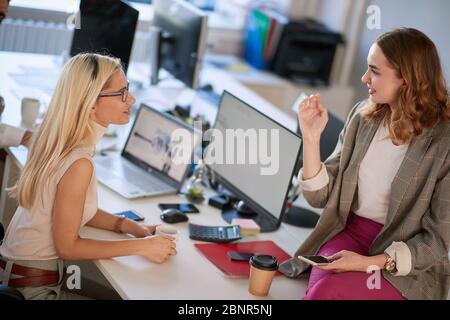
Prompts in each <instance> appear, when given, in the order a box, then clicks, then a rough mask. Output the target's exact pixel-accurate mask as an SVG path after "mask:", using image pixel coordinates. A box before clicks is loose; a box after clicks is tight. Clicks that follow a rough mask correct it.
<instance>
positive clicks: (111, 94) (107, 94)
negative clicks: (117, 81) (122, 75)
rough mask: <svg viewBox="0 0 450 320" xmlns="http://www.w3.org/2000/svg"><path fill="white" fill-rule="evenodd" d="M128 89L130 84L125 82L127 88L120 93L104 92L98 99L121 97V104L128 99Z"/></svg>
mask: <svg viewBox="0 0 450 320" xmlns="http://www.w3.org/2000/svg"><path fill="white" fill-rule="evenodd" d="M129 87H130V82H129V81H127V86H126V87H125V88H123V89H121V90H120V91H116V92H106V93H100V94H99V95H98V96H99V97H116V96H121V97H122V102H125V101H127V98H128V89H129Z"/></svg>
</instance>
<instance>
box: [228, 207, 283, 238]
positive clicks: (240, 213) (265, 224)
mask: <svg viewBox="0 0 450 320" xmlns="http://www.w3.org/2000/svg"><path fill="white" fill-rule="evenodd" d="M238 209H239V210H238ZM222 218H223V219H224V220H225V221H226V222H228V223H231V221H232V220H233V219H234V218H238V219H253V220H255V222H256V223H257V224H258V225H259V226H260V228H261V232H271V231H275V230H276V229H278V226H277V222H278V221H277V220H276V219H275V218H271V217H268V216H266V215H264V214H258V213H256V212H254V211H252V210H251V209H250V207H248V206H247V205H246V204H245V203H244V202H243V201H239V202H237V203H236V204H235V205H233V206H232V207H231V208H226V209H223V210H222Z"/></svg>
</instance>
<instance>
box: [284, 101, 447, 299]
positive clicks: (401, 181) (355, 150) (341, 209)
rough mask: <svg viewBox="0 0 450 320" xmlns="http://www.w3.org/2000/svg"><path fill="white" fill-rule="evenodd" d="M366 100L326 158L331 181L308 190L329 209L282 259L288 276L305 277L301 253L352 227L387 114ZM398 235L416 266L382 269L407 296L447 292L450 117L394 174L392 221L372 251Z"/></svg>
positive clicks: (419, 141)
mask: <svg viewBox="0 0 450 320" xmlns="http://www.w3.org/2000/svg"><path fill="white" fill-rule="evenodd" d="M366 105H367V103H366V102H361V103H358V104H357V105H356V106H355V107H354V108H353V109H352V110H351V112H350V114H349V116H348V118H347V121H346V124H345V127H344V129H343V131H342V132H341V134H340V136H339V140H338V144H337V146H336V149H335V150H334V152H333V154H332V155H331V156H330V157H329V158H328V159H327V160H326V161H325V166H326V169H327V172H328V175H329V178H330V181H329V183H328V185H327V186H325V187H323V188H322V189H320V190H318V191H304V196H305V198H306V200H307V201H308V202H309V203H310V204H311V205H312V206H313V207H318V208H324V210H323V212H322V214H321V217H320V219H319V222H318V223H317V226H316V227H315V229H314V230H313V231H312V233H311V234H310V236H309V237H308V238H307V239H306V240H305V242H304V243H303V244H302V245H301V246H300V248H299V249H298V250H297V251H296V253H295V256H294V258H292V259H290V260H288V261H286V262H285V263H283V264H281V265H280V271H282V272H283V273H284V274H285V275H287V276H288V277H298V276H300V274H302V273H303V272H304V271H306V270H307V269H308V267H309V265H307V264H305V263H304V262H302V261H300V260H298V259H297V258H296V257H297V256H298V255H308V254H309V255H310V254H316V253H317V252H318V250H319V249H320V247H321V246H322V245H323V244H324V243H325V242H327V241H328V240H330V239H331V238H333V237H334V236H335V235H337V234H338V233H339V232H341V231H342V230H343V229H344V228H345V224H346V221H347V218H348V216H349V213H350V212H351V208H352V205H353V204H355V201H357V196H358V192H357V182H358V168H359V166H360V163H361V161H362V159H363V157H364V155H365V153H366V151H367V149H368V147H369V145H370V143H371V141H372V138H373V137H374V135H375V132H376V131H377V128H378V126H379V125H380V121H369V120H366V119H364V118H363V117H362V115H361V110H362V109H363V108H364V107H365V106H366ZM380 161H382V158H381V159H380ZM356 203H357V202H356ZM393 241H402V242H404V243H405V244H406V245H407V246H408V248H409V250H410V251H411V257H412V270H411V272H410V273H409V274H408V275H406V276H393V275H391V274H389V273H387V272H385V271H383V275H384V277H385V278H386V279H387V280H388V281H389V282H390V283H392V284H393V285H394V286H395V287H396V288H397V289H398V290H399V291H400V292H401V293H402V295H403V296H405V297H406V298H408V299H446V298H447V294H448V289H449V285H450V263H449V244H450V123H441V124H440V125H439V126H437V127H435V128H433V129H425V130H424V131H423V133H422V134H421V135H419V136H417V137H415V138H414V139H413V140H412V141H411V143H410V145H409V147H408V150H407V153H406V155H405V158H404V160H403V162H402V164H401V166H400V168H399V170H398V172H397V174H396V176H395V178H394V180H393V181H392V185H391V195H390V203H389V209H388V213H387V219H386V223H385V225H384V227H383V228H382V230H381V231H380V233H379V234H378V236H377V237H376V238H375V239H374V241H373V243H372V246H371V248H370V255H378V254H381V253H383V252H384V250H385V249H386V248H387V247H389V246H390V245H391V244H392V242H393Z"/></svg>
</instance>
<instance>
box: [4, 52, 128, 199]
mask: <svg viewBox="0 0 450 320" xmlns="http://www.w3.org/2000/svg"><path fill="white" fill-rule="evenodd" d="M121 69H122V66H121V64H120V60H119V59H116V58H113V57H108V56H103V55H99V54H95V53H81V54H78V55H76V56H74V57H72V58H71V59H70V60H69V61H68V62H67V63H66V64H65V66H64V68H63V70H62V72H61V75H60V77H59V80H58V83H57V85H56V89H55V92H54V93H53V96H52V99H51V101H50V104H49V108H48V112H47V115H46V116H45V119H44V121H43V123H42V124H41V125H40V127H39V129H38V131H37V132H36V133H35V134H34V135H33V137H32V141H31V146H30V150H29V153H28V159H27V162H26V165H25V168H24V169H23V172H22V175H21V176H20V178H19V180H18V182H17V184H16V185H15V186H14V187H13V188H12V189H11V190H10V195H11V196H12V197H14V198H16V199H17V201H18V202H19V205H20V206H22V207H24V208H31V207H33V206H34V204H35V203H36V201H37V200H38V199H41V197H42V192H43V190H45V189H46V186H47V184H48V182H49V177H52V175H53V174H54V172H55V170H56V169H57V168H58V167H59V166H60V165H61V163H62V161H63V160H64V159H65V157H67V156H68V155H69V154H70V153H71V152H72V151H73V150H74V149H75V148H76V147H77V146H79V145H80V143H81V142H82V141H86V142H92V143H93V142H94V137H95V136H94V123H93V120H91V119H90V114H91V110H92V108H93V106H94V105H95V102H96V101H97V97H98V95H99V93H100V91H102V90H103V89H105V88H107V87H108V86H109V83H110V79H111V76H112V75H113V74H114V73H115V72H116V71H118V70H121Z"/></svg>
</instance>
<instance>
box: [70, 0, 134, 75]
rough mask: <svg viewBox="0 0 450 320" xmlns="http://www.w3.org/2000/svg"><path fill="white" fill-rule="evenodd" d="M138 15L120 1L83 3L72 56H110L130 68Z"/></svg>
mask: <svg viewBox="0 0 450 320" xmlns="http://www.w3.org/2000/svg"><path fill="white" fill-rule="evenodd" d="M138 17H139V12H138V11H137V10H136V9H134V8H132V7H131V6H130V5H128V4H126V3H125V2H123V1H120V0H81V1H80V20H81V25H80V29H75V32H74V35H73V40H72V46H71V49H70V55H71V56H74V55H76V54H78V53H80V52H86V51H87V52H96V53H100V54H111V55H113V56H115V57H118V58H120V60H121V62H122V65H123V67H124V70H125V72H126V71H127V69H128V64H129V61H130V54H131V49H132V47H133V40H134V33H135V31H136V25H137V21H138Z"/></svg>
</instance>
